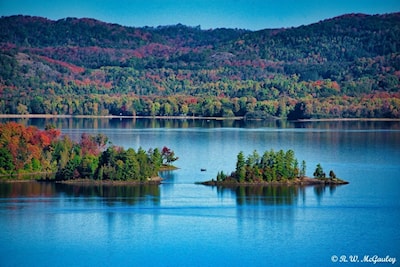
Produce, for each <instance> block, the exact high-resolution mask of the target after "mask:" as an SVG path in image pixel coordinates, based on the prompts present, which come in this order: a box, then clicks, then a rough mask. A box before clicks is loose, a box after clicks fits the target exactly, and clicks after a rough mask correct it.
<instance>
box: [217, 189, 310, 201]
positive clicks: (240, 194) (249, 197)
mask: <svg viewBox="0 0 400 267" xmlns="http://www.w3.org/2000/svg"><path fill="white" fill-rule="evenodd" d="M304 189H305V188H304V187H300V186H280V185H270V186H237V187H231V188H226V187H225V188H223V187H218V192H219V194H220V195H221V196H222V195H223V194H224V193H225V192H226V191H230V192H231V193H233V194H234V195H235V196H236V203H237V204H238V205H292V204H295V203H296V202H297V199H298V198H299V196H302V195H304V194H305V191H304Z"/></svg>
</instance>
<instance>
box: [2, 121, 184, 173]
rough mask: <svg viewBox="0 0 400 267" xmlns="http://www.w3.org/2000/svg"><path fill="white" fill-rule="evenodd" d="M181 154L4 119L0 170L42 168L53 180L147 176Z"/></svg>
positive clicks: (26, 170) (17, 171)
mask: <svg viewBox="0 0 400 267" xmlns="http://www.w3.org/2000/svg"><path fill="white" fill-rule="evenodd" d="M177 159H178V157H176V156H175V153H174V151H172V150H171V149H169V148H167V147H163V148H162V149H161V150H160V149H158V148H154V149H152V148H150V149H149V150H148V151H145V150H144V149H143V148H141V147H140V148H139V149H138V150H134V149H133V148H128V149H124V148H122V147H118V146H113V145H110V143H109V142H108V138H107V137H106V136H105V135H103V134H97V135H88V134H85V133H84V134H82V136H81V139H80V141H79V142H75V141H73V140H71V138H70V137H69V136H68V135H61V133H60V131H59V130H58V129H55V128H54V127H52V126H46V128H45V129H44V130H39V129H38V128H36V127H34V126H28V127H26V126H24V125H22V124H18V123H15V122H8V123H5V124H0V175H2V176H5V177H10V178H12V177H14V176H15V175H22V174H35V173H38V174H43V175H44V176H47V178H48V179H55V180H71V179H78V178H79V179H81V178H83V179H95V180H122V181H131V180H132V181H147V180H148V179H149V178H152V177H155V176H157V175H158V172H159V171H160V169H161V168H162V167H163V166H165V165H170V164H171V163H172V162H174V161H176V160H177Z"/></svg>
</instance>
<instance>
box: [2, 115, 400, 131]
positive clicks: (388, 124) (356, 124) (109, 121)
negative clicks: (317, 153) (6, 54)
mask: <svg viewBox="0 0 400 267" xmlns="http://www.w3.org/2000/svg"><path fill="white" fill-rule="evenodd" d="M7 121H17V122H19V123H22V124H25V125H34V126H37V127H38V128H44V127H45V126H46V125H48V124H53V125H55V126H56V127H57V128H59V129H104V128H113V129H133V128H136V129H148V128H179V129H186V128H222V127H224V128H226V127H229V128H278V129H292V128H300V129H321V130H324V131H326V130H352V131H359V130H360V131H365V130H377V129H380V130H382V129H384V130H392V131H399V130H400V123H399V122H398V121H381V120H376V121H373V120H372V121H368V120H359V121H353V120H350V121H346V120H345V121H309V122H291V121H286V120H272V121H245V120H207V119H194V118H186V119H155V118H153V119H144V118H35V119H26V118H1V119H0V122H1V123H5V122H7Z"/></svg>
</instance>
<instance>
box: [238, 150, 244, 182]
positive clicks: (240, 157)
mask: <svg viewBox="0 0 400 267" xmlns="http://www.w3.org/2000/svg"><path fill="white" fill-rule="evenodd" d="M245 167H246V162H245V158H244V154H243V151H240V152H239V154H238V155H237V161H236V180H238V181H239V182H243V181H244V180H245V178H246V168H245Z"/></svg>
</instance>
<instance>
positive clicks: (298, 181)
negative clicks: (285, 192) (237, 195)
mask: <svg viewBox="0 0 400 267" xmlns="http://www.w3.org/2000/svg"><path fill="white" fill-rule="evenodd" d="M199 184H202V185H207V186H223V187H234V186H270V185H273V186H274V185H275V186H279V185H283V186H290V185H296V186H313V185H344V184H349V182H347V181H344V180H341V179H338V178H333V179H331V178H322V179H321V178H310V177H302V178H295V179H293V180H284V181H271V182H267V181H262V182H238V181H236V180H234V179H229V180H226V181H216V180H214V179H213V180H211V181H205V182H200V183H199Z"/></svg>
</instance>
